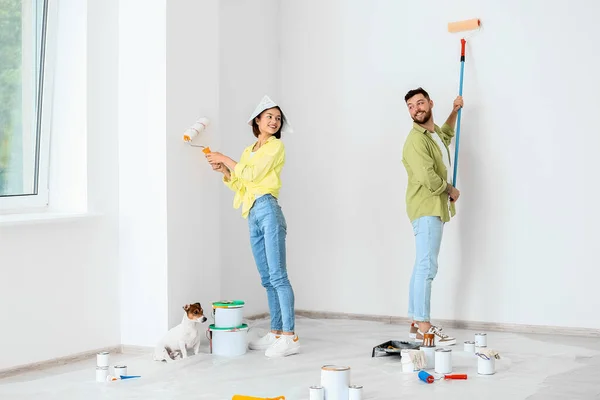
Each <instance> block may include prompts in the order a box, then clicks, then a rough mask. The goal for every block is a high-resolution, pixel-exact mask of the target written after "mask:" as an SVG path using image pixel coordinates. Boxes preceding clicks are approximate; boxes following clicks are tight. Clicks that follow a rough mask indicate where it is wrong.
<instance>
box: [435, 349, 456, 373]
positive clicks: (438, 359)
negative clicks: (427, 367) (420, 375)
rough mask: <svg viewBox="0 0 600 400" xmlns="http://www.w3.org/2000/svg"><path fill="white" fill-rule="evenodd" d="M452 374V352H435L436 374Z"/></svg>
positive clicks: (443, 350)
mask: <svg viewBox="0 0 600 400" xmlns="http://www.w3.org/2000/svg"><path fill="white" fill-rule="evenodd" d="M450 372H452V350H450V349H444V348H442V349H436V350H435V373H436V374H449V373H450Z"/></svg>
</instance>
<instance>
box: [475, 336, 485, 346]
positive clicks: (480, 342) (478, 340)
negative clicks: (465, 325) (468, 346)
mask: <svg viewBox="0 0 600 400" xmlns="http://www.w3.org/2000/svg"><path fill="white" fill-rule="evenodd" d="M475 346H477V347H487V334H485V333H476V334H475Z"/></svg>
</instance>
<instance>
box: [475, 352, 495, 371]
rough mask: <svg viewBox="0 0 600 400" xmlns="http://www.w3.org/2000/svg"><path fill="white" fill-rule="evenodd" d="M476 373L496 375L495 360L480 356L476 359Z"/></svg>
mask: <svg viewBox="0 0 600 400" xmlns="http://www.w3.org/2000/svg"><path fill="white" fill-rule="evenodd" d="M477 373H478V374H479V375H494V374H495V373H496V359H495V358H494V357H492V358H487V357H486V356H485V355H483V354H481V355H479V356H478V357H477Z"/></svg>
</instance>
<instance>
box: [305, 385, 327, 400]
mask: <svg viewBox="0 0 600 400" xmlns="http://www.w3.org/2000/svg"><path fill="white" fill-rule="evenodd" d="M308 393H309V399H308V400H325V389H324V388H323V386H311V387H310V388H308Z"/></svg>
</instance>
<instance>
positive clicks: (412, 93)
mask: <svg viewBox="0 0 600 400" xmlns="http://www.w3.org/2000/svg"><path fill="white" fill-rule="evenodd" d="M418 94H422V95H423V96H424V97H425V98H426V99H427V100H430V99H429V93H427V92H426V91H425V89H423V88H421V87H419V88H416V89H413V90H409V91H408V93H406V96H404V102H405V103H406V102H407V101H408V99H410V98H411V97H414V96H416V95H418Z"/></svg>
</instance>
